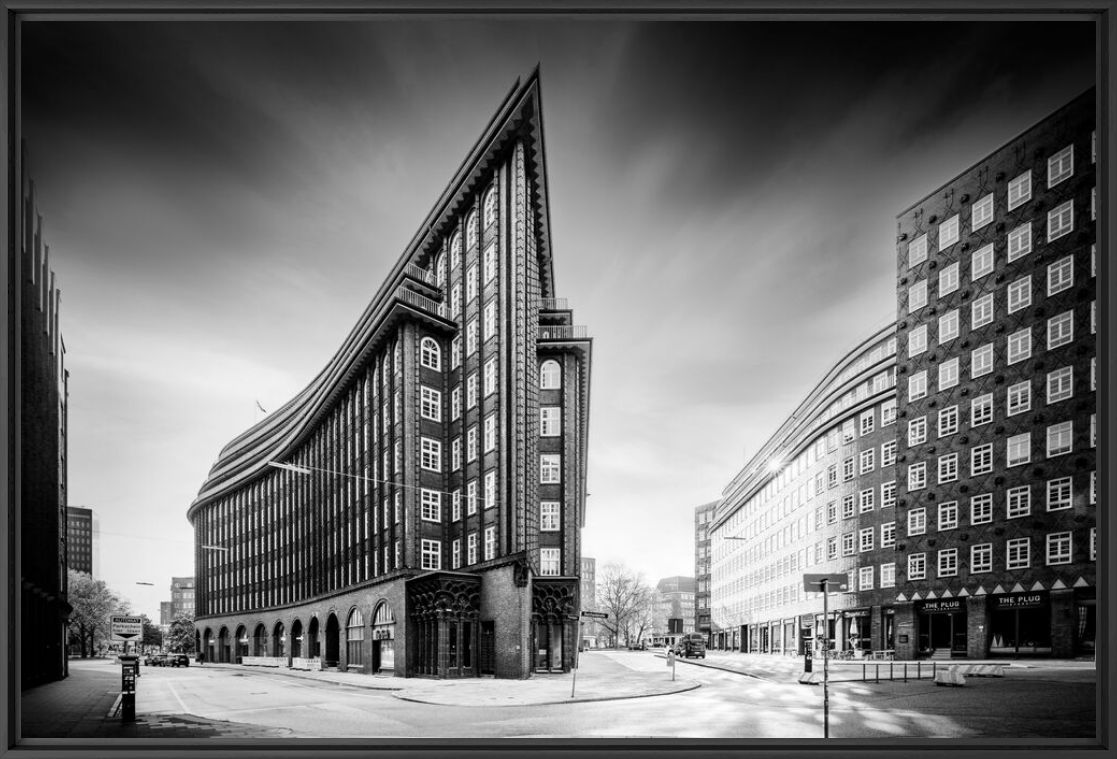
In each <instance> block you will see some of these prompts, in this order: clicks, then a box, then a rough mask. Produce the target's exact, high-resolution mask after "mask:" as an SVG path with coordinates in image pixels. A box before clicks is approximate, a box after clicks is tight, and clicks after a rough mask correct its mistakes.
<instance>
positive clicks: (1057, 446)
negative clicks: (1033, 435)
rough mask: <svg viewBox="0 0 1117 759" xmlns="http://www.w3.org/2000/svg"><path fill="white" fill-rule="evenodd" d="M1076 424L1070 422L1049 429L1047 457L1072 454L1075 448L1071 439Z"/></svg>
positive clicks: (1054, 425)
mask: <svg viewBox="0 0 1117 759" xmlns="http://www.w3.org/2000/svg"><path fill="white" fill-rule="evenodd" d="M1073 433H1074V423H1073V422H1070V421H1066V422H1059V423H1058V424H1052V425H1050V426H1049V427H1048V428H1047V457H1048V458H1051V457H1052V456H1062V455H1064V454H1067V453H1070V452H1071V448H1072V446H1073V443H1072V440H1071V438H1072V437H1073Z"/></svg>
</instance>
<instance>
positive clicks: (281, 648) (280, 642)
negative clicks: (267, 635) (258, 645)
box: [272, 622, 287, 657]
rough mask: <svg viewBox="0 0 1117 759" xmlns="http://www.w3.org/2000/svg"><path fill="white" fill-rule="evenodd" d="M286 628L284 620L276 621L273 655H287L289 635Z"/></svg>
mask: <svg viewBox="0 0 1117 759" xmlns="http://www.w3.org/2000/svg"><path fill="white" fill-rule="evenodd" d="M285 633H286V630H284V628H283V623H282V622H276V623H275V635H274V636H273V638H272V640H273V644H272V649H273V653H272V656H276V657H282V656H286V655H287V636H286V634H285Z"/></svg>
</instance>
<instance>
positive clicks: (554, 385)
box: [539, 360, 562, 390]
mask: <svg viewBox="0 0 1117 759" xmlns="http://www.w3.org/2000/svg"><path fill="white" fill-rule="evenodd" d="M561 387H562V368H561V367H560V366H559V362H558V361H553V360H549V361H544V362H543V365H542V366H541V367H539V389H540V390H558V389H559V388H561Z"/></svg>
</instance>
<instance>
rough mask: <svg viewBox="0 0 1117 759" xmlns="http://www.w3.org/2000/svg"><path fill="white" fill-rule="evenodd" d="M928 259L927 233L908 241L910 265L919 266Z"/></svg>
mask: <svg viewBox="0 0 1117 759" xmlns="http://www.w3.org/2000/svg"><path fill="white" fill-rule="evenodd" d="M926 260H927V235H926V234H922V235H920V236H919V237H917V238H915V239H914V240H912V241H911V242H910V243H908V266H909V267H910V266H917V265H918V264H921V263H923V262H924V261H926Z"/></svg>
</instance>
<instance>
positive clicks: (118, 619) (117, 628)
mask: <svg viewBox="0 0 1117 759" xmlns="http://www.w3.org/2000/svg"><path fill="white" fill-rule="evenodd" d="M111 623H112V624H111V629H110V632H111V633H112V635H111V638H110V639H111V640H114V641H121V640H123V641H128V640H132V639H133V638H139V637H141V636H142V635H143V632H144V621H143V617H123V616H117V615H113V616H112V618H111Z"/></svg>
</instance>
